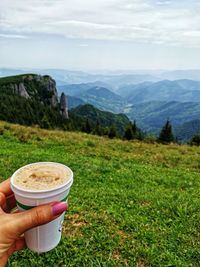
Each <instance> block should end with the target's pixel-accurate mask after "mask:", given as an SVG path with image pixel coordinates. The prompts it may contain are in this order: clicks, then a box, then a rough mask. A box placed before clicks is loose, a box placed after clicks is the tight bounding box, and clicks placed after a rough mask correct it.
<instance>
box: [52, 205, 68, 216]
mask: <svg viewBox="0 0 200 267" xmlns="http://www.w3.org/2000/svg"><path fill="white" fill-rule="evenodd" d="M67 208H68V205H67V203H66V202H57V203H54V204H53V205H52V212H53V215H54V216H57V215H59V214H61V213H63V212H64V211H66V209H67Z"/></svg>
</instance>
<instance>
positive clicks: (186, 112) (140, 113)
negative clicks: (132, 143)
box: [127, 101, 200, 137]
mask: <svg viewBox="0 0 200 267" xmlns="http://www.w3.org/2000/svg"><path fill="white" fill-rule="evenodd" d="M127 115H128V116H129V118H131V119H132V120H134V119H135V120H136V121H137V122H138V125H139V126H140V127H141V128H142V129H145V130H146V131H149V132H154V133H158V132H159V130H160V128H161V127H162V126H163V125H164V123H165V122H166V120H167V119H169V120H170V121H171V123H172V124H173V126H174V127H176V126H178V125H181V124H183V123H186V122H189V121H192V120H197V119H199V117H200V103H194V102H185V103H180V102H176V101H172V102H159V101H152V102H147V103H140V104H135V105H133V106H131V107H129V109H128V110H127ZM191 133H192V132H191ZM190 137H191V136H190Z"/></svg>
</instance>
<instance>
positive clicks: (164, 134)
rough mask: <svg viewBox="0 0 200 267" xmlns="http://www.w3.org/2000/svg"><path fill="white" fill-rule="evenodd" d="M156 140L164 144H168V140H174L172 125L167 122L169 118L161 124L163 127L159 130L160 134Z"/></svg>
mask: <svg viewBox="0 0 200 267" xmlns="http://www.w3.org/2000/svg"><path fill="white" fill-rule="evenodd" d="M158 141H159V142H161V143H164V144H168V143H170V142H175V138H174V135H173V132H172V126H171V124H170V122H169V120H167V122H166V123H165V125H164V126H163V128H162V129H161V131H160V135H159V137H158Z"/></svg>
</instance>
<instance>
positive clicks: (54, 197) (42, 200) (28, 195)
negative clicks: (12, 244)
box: [11, 162, 73, 253]
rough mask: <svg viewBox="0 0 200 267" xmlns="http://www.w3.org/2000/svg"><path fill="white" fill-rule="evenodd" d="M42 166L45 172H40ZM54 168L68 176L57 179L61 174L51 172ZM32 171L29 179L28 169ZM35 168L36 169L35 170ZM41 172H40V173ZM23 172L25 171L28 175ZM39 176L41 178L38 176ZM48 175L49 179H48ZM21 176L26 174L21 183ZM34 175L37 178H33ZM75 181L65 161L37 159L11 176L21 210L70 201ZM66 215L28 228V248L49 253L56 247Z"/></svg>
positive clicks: (26, 237)
mask: <svg viewBox="0 0 200 267" xmlns="http://www.w3.org/2000/svg"><path fill="white" fill-rule="evenodd" d="M42 166H43V169H45V170H46V172H43V173H42V172H41V170H42ZM50 167H51V168H50ZM53 169H55V170H57V171H58V170H60V173H59V175H60V176H63V177H64V176H65V178H66V179H63V177H61V178H62V179H61V181H58V180H59V179H58V177H55V179H54V177H53V175H52V173H51V170H53ZM31 170H33V175H32V176H33V177H32V178H33V179H32V178H30V179H27V180H26V172H27V171H28V173H29V174H30V173H31ZM34 170H37V171H36V172H35V171H34ZM61 170H62V171H61ZM38 172H39V175H38V174H37V173H38ZM23 173H25V175H24V174H23ZM34 175H35V176H34ZM37 175H38V176H39V177H37ZM41 175H42V180H44V183H43V185H42V183H40V180H41V179H40V178H41V177H40V176H41ZM48 176H49V177H50V178H48ZM21 177H23V179H22V182H21ZM30 177H31V176H30ZM34 178H36V179H35V180H34ZM31 179H32V180H31ZM52 179H53V180H52ZM56 179H57V180H56ZM72 184H73V172H72V170H71V169H70V168H69V167H67V166H65V165H63V164H61V163H56V162H36V163H32V164H28V165H25V166H23V167H22V168H20V169H18V170H17V171H15V172H14V174H13V175H12V177H11V189H12V191H13V192H14V195H15V198H16V202H17V207H18V209H19V211H25V210H28V209H31V208H34V207H36V206H39V205H43V204H47V203H51V202H55V201H66V202H68V196H69V192H70V188H71V186H72ZM64 215H65V212H63V213H62V214H61V215H60V216H59V217H57V218H56V219H55V220H53V221H51V222H49V223H47V224H44V225H41V226H37V227H34V228H32V229H30V230H28V231H26V232H25V241H26V244H27V247H28V248H29V249H31V250H32V251H34V252H38V253H42V252H47V251H50V250H51V249H53V248H55V247H56V246H57V245H58V243H59V242H60V239H61V231H62V224H63V221H64Z"/></svg>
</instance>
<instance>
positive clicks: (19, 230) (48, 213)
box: [10, 202, 68, 236]
mask: <svg viewBox="0 0 200 267" xmlns="http://www.w3.org/2000/svg"><path fill="white" fill-rule="evenodd" d="M67 208H68V205H67V203H66V202H54V203H52V204H48V205H41V206H38V207H35V208H33V209H30V210H28V211H24V212H20V213H16V214H13V216H14V218H13V220H12V223H11V225H10V227H11V228H12V229H10V230H11V231H12V232H14V233H15V234H17V235H18V236H19V235H21V234H23V233H24V232H26V231H27V230H29V229H31V228H33V227H36V226H39V225H42V224H45V223H48V222H50V221H52V220H54V219H56V218H57V217H58V216H59V215H61V214H62V213H63V212H64V211H66V210H67Z"/></svg>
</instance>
